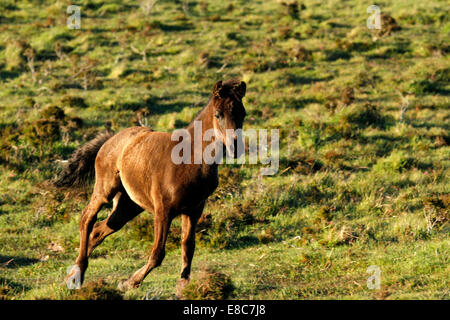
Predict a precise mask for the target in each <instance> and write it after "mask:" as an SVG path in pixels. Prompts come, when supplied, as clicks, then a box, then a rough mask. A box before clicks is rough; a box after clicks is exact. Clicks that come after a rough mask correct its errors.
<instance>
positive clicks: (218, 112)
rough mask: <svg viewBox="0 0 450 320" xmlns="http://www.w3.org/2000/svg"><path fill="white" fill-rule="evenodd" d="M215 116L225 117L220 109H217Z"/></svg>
mask: <svg viewBox="0 0 450 320" xmlns="http://www.w3.org/2000/svg"><path fill="white" fill-rule="evenodd" d="M215 116H216V118H217V119H220V118H223V114H222V113H221V112H220V111H216V114H215Z"/></svg>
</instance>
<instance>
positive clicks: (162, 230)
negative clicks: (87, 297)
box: [118, 212, 172, 291]
mask: <svg viewBox="0 0 450 320" xmlns="http://www.w3.org/2000/svg"><path fill="white" fill-rule="evenodd" d="M171 222H172V219H171V218H170V217H169V215H168V213H167V212H165V213H164V214H163V213H161V212H160V213H159V214H157V213H156V212H155V241H154V243H153V248H152V252H151V254H150V257H149V258H148V260H147V263H146V264H145V265H144V266H143V267H142V268H140V269H139V270H138V271H136V272H135V273H134V274H133V275H132V276H131V277H130V278H129V279H128V280H126V281H122V282H120V283H119V286H118V288H119V290H121V291H127V290H130V289H133V288H137V287H139V285H140V284H141V282H142V281H143V280H144V278H145V277H146V276H147V275H148V274H149V273H150V271H152V270H153V269H154V268H156V267H159V266H160V265H161V263H162V261H163V260H164V256H165V246H166V240H167V235H168V233H169V228H170V224H171Z"/></svg>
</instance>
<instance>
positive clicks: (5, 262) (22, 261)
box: [0, 255, 39, 268]
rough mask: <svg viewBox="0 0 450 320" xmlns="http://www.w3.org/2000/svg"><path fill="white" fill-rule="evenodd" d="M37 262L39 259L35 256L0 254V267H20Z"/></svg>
mask: <svg viewBox="0 0 450 320" xmlns="http://www.w3.org/2000/svg"><path fill="white" fill-rule="evenodd" d="M37 262H39V260H38V259H35V258H28V257H18V256H4V255H0V267H2V268H20V267H24V266H28V265H31V264H34V263H37Z"/></svg>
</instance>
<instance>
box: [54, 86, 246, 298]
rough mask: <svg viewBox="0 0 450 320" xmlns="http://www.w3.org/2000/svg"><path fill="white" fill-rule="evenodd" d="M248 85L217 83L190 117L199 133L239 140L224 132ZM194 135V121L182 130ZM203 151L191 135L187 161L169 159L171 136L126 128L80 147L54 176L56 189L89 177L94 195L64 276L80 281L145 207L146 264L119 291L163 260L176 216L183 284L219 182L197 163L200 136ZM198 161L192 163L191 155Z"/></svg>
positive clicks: (229, 144)
mask: <svg viewBox="0 0 450 320" xmlns="http://www.w3.org/2000/svg"><path fill="white" fill-rule="evenodd" d="M245 91H246V84H245V82H242V81H237V80H234V79H232V80H228V81H225V82H222V81H218V82H217V83H216V84H215V86H214V89H213V93H212V96H211V98H210V101H209V103H208V105H207V106H206V107H205V108H203V110H201V111H200V112H199V114H198V115H197V116H196V118H195V119H194V121H200V122H201V124H202V132H201V133H202V137H203V133H204V132H205V131H206V130H208V129H213V130H214V136H213V138H212V141H213V142H214V143H216V144H220V147H221V148H223V149H226V150H232V152H233V154H232V155H233V156H234V157H235V158H236V157H238V156H239V155H238V154H237V149H238V148H236V147H235V146H236V144H237V143H239V142H241V141H238V140H239V139H241V137H238V136H237V135H233V136H232V138H231V139H229V138H228V139H227V136H226V130H227V129H234V130H236V129H240V128H242V124H243V121H244V117H245V108H244V105H243V104H242V98H243V97H244V95H245ZM186 130H187V132H189V134H190V136H191V137H194V122H193V123H191V124H190V125H189V126H188V127H187V128H186ZM201 141H202V143H201V148H200V147H198V146H197V147H195V146H194V139H192V140H190V143H191V144H192V147H191V150H192V152H191V160H192V161H191V163H190V164H189V163H181V164H175V163H174V162H173V161H172V158H171V154H172V149H173V148H174V146H175V145H177V144H178V143H179V142H178V141H172V139H171V133H167V132H154V131H152V130H151V129H149V128H146V127H132V128H127V129H124V130H122V131H120V132H119V133H117V134H115V135H113V134H112V133H106V134H103V135H100V136H98V137H97V138H95V139H94V140H92V141H90V142H89V143H87V144H86V145H84V146H82V147H80V148H79V149H78V150H76V151H75V153H74V154H73V155H72V157H71V159H70V160H69V161H68V165H67V167H66V168H65V169H64V170H63V171H62V173H61V175H60V176H59V177H58V178H57V180H56V181H55V185H56V186H58V187H63V186H74V185H79V184H80V183H82V182H83V179H87V178H89V176H91V177H92V176H93V170H94V163H95V185H94V191H93V194H92V197H91V199H90V201H89V204H88V205H87V207H86V208H85V209H84V210H83V213H82V215H81V219H80V250H79V254H78V258H77V259H76V262H75V265H74V267H73V268H72V269H71V271H70V272H69V274H68V275H67V277H66V279H65V281H66V283H68V285H69V284H70V283H72V284H73V283H74V281H75V282H76V284H75V287H79V286H81V284H82V283H83V280H84V273H85V271H86V269H87V267H88V257H89V255H90V254H91V253H92V250H94V248H95V247H96V246H97V245H99V244H100V243H101V242H102V241H103V240H104V239H105V238H106V237H107V236H109V235H110V234H112V233H114V232H116V231H118V230H119V229H120V228H122V227H123V226H124V225H125V224H126V223H127V222H128V221H130V220H131V219H133V218H134V217H136V216H137V215H138V214H139V213H141V212H142V211H144V210H147V211H149V212H153V213H154V235H155V239H154V244H153V248H152V250H151V254H150V257H149V258H148V260H147V262H146V264H145V265H144V266H143V267H142V268H140V269H139V270H137V271H136V272H135V273H134V274H133V275H132V276H131V277H130V278H129V279H128V280H126V281H122V282H121V283H120V284H119V288H120V289H122V290H129V289H131V288H136V287H138V286H139V285H140V283H141V282H142V281H143V280H144V278H145V277H146V276H147V274H148V273H149V272H150V271H151V270H152V269H154V268H156V267H158V266H159V265H160V264H161V262H162V261H163V259H164V255H165V244H166V239H167V234H168V232H169V228H170V224H171V222H172V220H173V218H175V217H176V216H178V215H180V214H181V219H182V271H181V279H180V280H179V282H178V289H179V290H180V289H182V288H183V287H184V286H185V285H186V284H187V283H188V281H189V275H190V272H191V262H192V257H193V255H194V248H195V227H196V224H197V221H198V219H199V218H200V216H201V214H202V211H203V207H204V206H205V201H206V199H207V198H208V197H209V196H210V195H211V194H212V193H213V192H214V190H215V189H216V188H217V186H218V174H217V163H212V164H209V163H207V162H205V161H204V160H203V156H202V155H199V154H198V153H202V154H203V150H204V149H205V147H206V146H207V145H209V144H210V143H211V141H203V139H202V140H201ZM196 154H197V158H198V159H202V160H201V163H197V164H194V157H196ZM111 200H112V201H113V208H112V211H111V213H110V214H109V216H108V217H107V218H106V219H105V220H103V221H101V222H97V223H96V220H97V214H98V212H99V211H100V209H101V208H102V206H103V205H105V204H106V203H108V202H110V201H111Z"/></svg>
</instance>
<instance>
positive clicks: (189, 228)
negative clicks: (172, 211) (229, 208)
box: [176, 203, 204, 298]
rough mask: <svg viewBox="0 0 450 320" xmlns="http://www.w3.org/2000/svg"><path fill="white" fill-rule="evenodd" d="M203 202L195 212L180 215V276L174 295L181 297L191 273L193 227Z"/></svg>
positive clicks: (193, 247) (193, 241)
mask: <svg viewBox="0 0 450 320" xmlns="http://www.w3.org/2000/svg"><path fill="white" fill-rule="evenodd" d="M203 207H204V203H203V204H201V205H200V206H199V208H198V210H196V211H195V212H193V213H191V214H190V215H186V214H183V215H182V216H181V227H182V232H183V233H182V242H181V261H182V266H181V278H180V279H178V282H177V287H176V296H177V297H178V298H181V297H182V295H183V290H184V288H185V287H186V286H187V284H188V283H189V278H190V274H191V265H192V259H193V257H194V251H195V227H196V226H197V222H198V219H199V218H200V216H201V214H202V212H203Z"/></svg>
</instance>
